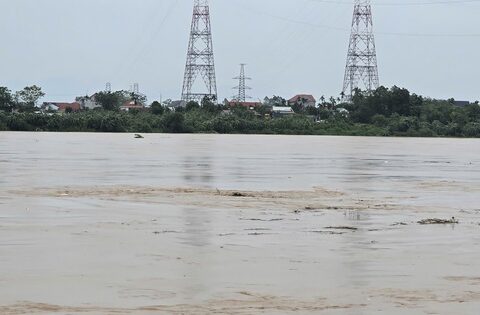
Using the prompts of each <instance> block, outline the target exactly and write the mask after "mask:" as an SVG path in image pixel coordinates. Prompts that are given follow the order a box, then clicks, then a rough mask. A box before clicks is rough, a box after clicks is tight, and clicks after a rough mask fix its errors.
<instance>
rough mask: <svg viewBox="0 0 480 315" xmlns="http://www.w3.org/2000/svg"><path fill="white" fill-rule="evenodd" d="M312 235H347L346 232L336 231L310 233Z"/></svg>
mask: <svg viewBox="0 0 480 315" xmlns="http://www.w3.org/2000/svg"><path fill="white" fill-rule="evenodd" d="M310 233H317V234H327V235H343V234H345V232H335V231H310Z"/></svg>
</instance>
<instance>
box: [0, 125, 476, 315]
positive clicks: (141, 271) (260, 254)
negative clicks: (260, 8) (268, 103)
mask: <svg viewBox="0 0 480 315" xmlns="http://www.w3.org/2000/svg"><path fill="white" fill-rule="evenodd" d="M144 136H145V138H144V139H134V136H133V135H131V134H82V133H73V134H68V133H9V132H0V314H2V315H18V314H34V315H39V314H41V315H47V314H65V315H66V314H70V315H72V314H73V315H80V314H82V315H83V314H87V315H93V314H95V315H96V314H117V315H118V314H129V315H130V314H135V315H137V314H138V315H143V314H272V315H273V314H327V315H330V314H332V315H336V314H342V315H372V314H388V315H397V314H408V315H412V314H442V315H443V314H454V315H456V314H463V315H465V314H472V315H477V314H480V268H479V266H480V140H463V139H398V138H353V137H303V136H234V135H144ZM452 217H454V219H452ZM425 219H442V220H451V223H448V222H447V223H446V224H433V225H430V224H426V225H422V224H419V223H418V222H419V221H421V220H425ZM457 221H458V224H457V223H456V222H457Z"/></svg>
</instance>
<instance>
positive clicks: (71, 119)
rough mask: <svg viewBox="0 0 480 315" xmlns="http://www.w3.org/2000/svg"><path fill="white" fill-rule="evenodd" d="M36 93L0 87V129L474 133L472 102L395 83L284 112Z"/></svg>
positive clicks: (476, 113) (477, 109) (477, 110)
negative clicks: (130, 106) (65, 105)
mask: <svg viewBox="0 0 480 315" xmlns="http://www.w3.org/2000/svg"><path fill="white" fill-rule="evenodd" d="M39 95H42V92H41V90H40V89H39V88H37V87H35V88H33V89H32V88H29V89H25V90H23V92H22V94H19V93H18V92H17V93H16V94H15V95H12V94H11V92H10V91H9V90H8V89H7V88H0V130H12V131H68V132H70V131H71V132H74V131H88V132H131V133H150V132H159V133H224V134H229V133H242V134H243V133H244V134H292V135H299V134H305V135H353V136H418V137H438V136H442V137H443V136H448V137H480V106H479V105H478V103H476V104H470V105H466V106H463V107H457V106H455V105H454V102H453V100H447V101H439V100H432V99H427V98H423V97H421V96H418V95H415V94H411V93H410V92H409V91H408V90H406V89H401V88H398V87H393V88H391V89H387V88H384V87H381V88H379V89H378V90H376V91H375V92H373V93H369V94H367V93H363V92H360V91H358V92H357V93H356V94H355V95H354V97H353V99H352V102H351V103H340V102H339V100H338V99H334V98H330V100H329V101H326V100H325V98H324V97H322V98H321V103H320V105H319V107H318V108H300V107H298V106H296V107H295V108H294V110H295V112H296V114H295V115H288V116H276V115H271V104H274V105H275V106H277V105H280V106H281V105H285V102H284V100H283V99H281V98H280V97H277V96H275V97H273V98H271V99H269V98H266V99H265V102H264V105H263V106H260V107H258V108H257V109H256V110H249V109H246V108H243V107H241V106H237V107H234V108H227V107H226V106H222V105H215V104H214V103H213V102H211V101H210V100H204V101H203V102H202V104H197V103H195V102H190V103H188V104H187V106H186V107H185V108H178V109H177V110H175V111H172V110H171V109H169V108H168V107H165V106H163V105H162V104H160V103H158V102H154V103H152V105H151V106H150V107H149V108H146V109H145V110H143V111H137V110H136V111H130V112H122V111H119V110H118V108H119V104H120V103H121V102H122V101H124V100H125V99H127V98H128V95H127V93H124V92H113V93H103V94H102V93H98V94H97V98H98V99H97V102H98V103H100V104H101V105H102V108H100V109H96V110H90V111H80V112H68V113H63V114H53V113H41V112H35V110H32V108H33V109H35V108H36V107H35V104H36V102H37V101H38V98H39ZM99 95H100V96H99ZM36 109H37V110H38V108H36ZM12 111H15V112H12Z"/></svg>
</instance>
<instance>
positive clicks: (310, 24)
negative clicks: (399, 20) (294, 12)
mask: <svg viewBox="0 0 480 315" xmlns="http://www.w3.org/2000/svg"><path fill="white" fill-rule="evenodd" d="M308 1H314V0H308ZM319 1H320V0H319ZM479 2H480V1H479ZM350 4H351V3H350ZM237 5H238V3H237ZM238 6H239V7H240V8H242V9H244V10H246V11H250V12H253V13H257V14H260V15H264V16H268V17H271V18H274V19H277V20H281V21H284V22H288V23H292V24H298V25H305V26H310V27H315V28H322V29H329V30H333V31H338V32H344V33H346V32H349V31H350V30H349V29H347V28H344V27H338V26H332V25H325V24H314V23H309V22H306V21H300V20H295V19H292V18H289V17H284V16H279V15H275V14H272V13H269V12H265V11H260V10H255V9H252V8H248V7H246V6H242V5H238ZM375 34H376V35H383V36H403V37H440V38H441V37H453V38H454V37H459V38H460V37H464V38H465V37H467V38H468V37H480V33H471V34H468V33H463V34H462V33H457V34H448V33H399V32H375Z"/></svg>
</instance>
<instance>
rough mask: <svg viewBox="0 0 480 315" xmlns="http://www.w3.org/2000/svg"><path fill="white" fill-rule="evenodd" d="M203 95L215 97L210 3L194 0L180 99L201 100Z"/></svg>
mask: <svg viewBox="0 0 480 315" xmlns="http://www.w3.org/2000/svg"><path fill="white" fill-rule="evenodd" d="M197 80H202V82H200V84H196V81H197ZM202 83H203V84H202ZM205 97H207V98H209V99H210V100H217V83H216V77H215V61H214V55H213V41H212V27H211V23H210V7H209V5H208V0H194V6H193V16H192V25H191V30H190V40H189V43H188V51H187V62H186V65H185V75H184V79H183V88H182V100H184V101H186V102H189V101H197V102H201V101H202V100H203V99H204V98H205Z"/></svg>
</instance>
